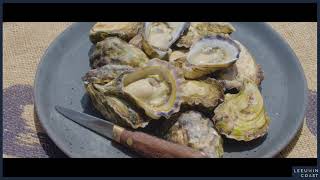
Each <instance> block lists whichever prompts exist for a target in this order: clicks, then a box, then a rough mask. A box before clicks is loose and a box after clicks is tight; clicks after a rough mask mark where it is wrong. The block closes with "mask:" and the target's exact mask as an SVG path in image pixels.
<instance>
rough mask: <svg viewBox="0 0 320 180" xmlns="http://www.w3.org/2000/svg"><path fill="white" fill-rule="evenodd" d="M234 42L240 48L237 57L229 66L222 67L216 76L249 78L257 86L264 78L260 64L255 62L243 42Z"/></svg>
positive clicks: (232, 78) (224, 78) (235, 78)
mask: <svg viewBox="0 0 320 180" xmlns="http://www.w3.org/2000/svg"><path fill="white" fill-rule="evenodd" d="M235 42H236V43H237V44H238V45H239V47H240V49H241V52H240V55H239V59H238V60H237V62H236V63H235V64H234V65H232V66H231V67H230V68H227V69H223V70H221V71H220V72H219V73H217V78H218V79H223V80H238V81H243V79H250V80H251V81H253V82H255V84H256V85H258V86H259V85H260V84H261V82H262V81H263V79H264V75H263V71H262V69H261V66H260V65H258V64H257V63H256V61H255V58H254V57H253V56H252V55H251V54H250V52H249V50H248V49H247V48H246V47H245V46H244V45H243V44H241V43H240V42H238V41H235Z"/></svg>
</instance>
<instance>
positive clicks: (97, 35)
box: [89, 22, 143, 44]
mask: <svg viewBox="0 0 320 180" xmlns="http://www.w3.org/2000/svg"><path fill="white" fill-rule="evenodd" d="M142 27H143V23H141V22H97V23H96V24H95V25H94V26H93V27H92V28H91V30H90V34H89V38H90V41H91V42H92V43H94V44H96V43H97V42H99V41H102V40H104V39H105V38H107V37H112V36H116V37H119V38H121V39H123V40H125V41H129V40H130V39H131V38H133V37H134V36H135V35H137V33H138V32H139V30H140V29H142Z"/></svg>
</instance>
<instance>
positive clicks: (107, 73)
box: [82, 64, 134, 84]
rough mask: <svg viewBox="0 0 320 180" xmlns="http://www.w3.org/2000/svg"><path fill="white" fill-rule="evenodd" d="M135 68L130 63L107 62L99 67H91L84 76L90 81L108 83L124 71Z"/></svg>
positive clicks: (85, 79) (84, 79)
mask: <svg viewBox="0 0 320 180" xmlns="http://www.w3.org/2000/svg"><path fill="white" fill-rule="evenodd" d="M132 71H134V68H133V67H131V66H128V65H117V64H107V65H104V66H102V67H99V68H97V69H91V70H90V71H89V72H87V73H86V75H85V76H84V77H83V78H82V80H83V81H85V82H87V83H89V82H92V83H99V84H102V83H108V82H110V81H112V80H113V79H115V78H116V77H117V76H119V75H120V74H122V73H124V72H132Z"/></svg>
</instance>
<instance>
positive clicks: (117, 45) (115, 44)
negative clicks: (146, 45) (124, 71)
mask: <svg viewBox="0 0 320 180" xmlns="http://www.w3.org/2000/svg"><path fill="white" fill-rule="evenodd" d="M148 60H149V58H148V57H147V56H146V54H144V52H143V51H142V50H141V49H139V48H137V47H135V46H133V45H131V44H128V43H127V42H125V41H123V40H121V39H119V38H117V37H108V38H106V39H105V40H103V41H101V42H98V43H97V45H96V48H95V50H94V52H93V53H92V55H91V56H90V65H91V67H92V68H97V67H101V66H103V65H106V64H121V65H129V66H132V67H141V66H143V65H144V64H145V63H147V62H148Z"/></svg>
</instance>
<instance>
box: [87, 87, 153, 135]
mask: <svg viewBox="0 0 320 180" xmlns="http://www.w3.org/2000/svg"><path fill="white" fill-rule="evenodd" d="M85 88H86V91H87V92H88V94H89V96H90V99H91V101H92V104H93V106H94V107H95V108H96V109H97V110H98V111H99V112H100V113H101V114H102V115H103V116H104V117H105V118H106V119H107V120H109V121H112V122H113V123H115V124H117V125H120V126H123V127H130V128H134V129H137V128H144V127H145V126H147V125H148V123H149V120H150V118H148V117H146V116H144V115H143V114H140V113H138V112H139V109H137V108H134V106H132V105H131V104H129V103H128V102H126V101H125V100H123V99H121V98H118V97H116V96H112V95H105V94H104V92H102V91H101V90H100V89H98V88H95V84H94V83H88V84H85Z"/></svg>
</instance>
